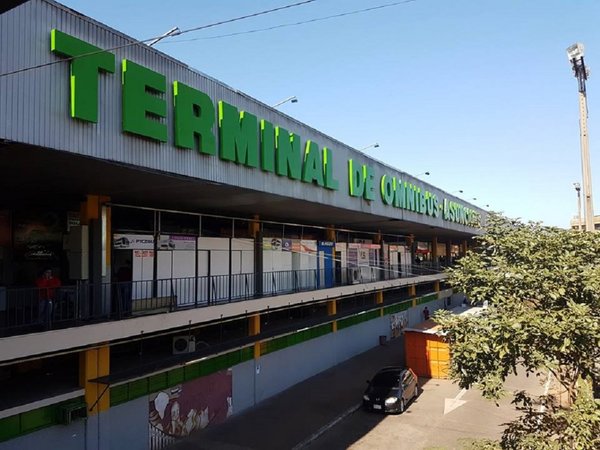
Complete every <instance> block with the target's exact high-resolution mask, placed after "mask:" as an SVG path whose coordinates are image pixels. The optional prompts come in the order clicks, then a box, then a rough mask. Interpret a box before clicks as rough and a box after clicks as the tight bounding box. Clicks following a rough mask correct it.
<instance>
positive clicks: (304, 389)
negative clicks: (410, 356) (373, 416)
mask: <svg viewBox="0 0 600 450" xmlns="http://www.w3.org/2000/svg"><path fill="white" fill-rule="evenodd" d="M403 361H404V339H403V338H398V339H394V340H392V341H388V342H387V344H386V345H380V346H377V347H374V348H372V349H371V350H369V351H367V352H364V353H362V354H360V355H358V356H355V357H354V358H351V359H349V360H347V361H345V362H343V363H341V364H338V365H337V366H335V367H332V368H330V369H328V370H326V371H324V372H321V373H320V374H318V375H315V376H313V377H311V378H309V379H307V380H305V381H303V382H302V383H299V384H297V385H295V386H293V387H291V388H289V389H287V390H286V391H284V392H282V393H280V394H277V395H275V396H273V397H271V398H270V399H267V400H265V401H263V402H261V403H259V404H258V405H256V406H255V407H253V408H250V409H248V410H246V411H244V412H242V413H240V414H239V415H234V416H232V417H231V418H229V419H228V420H227V421H226V422H224V423H221V424H219V425H215V426H212V427H208V428H205V429H203V430H200V431H198V432H196V433H194V434H192V435H190V436H188V437H187V438H184V439H183V440H181V441H179V442H177V443H176V444H174V445H173V446H171V447H169V448H170V449H174V450H192V449H193V450H209V449H210V450H241V449H256V450H259V449H260V450H270V449H273V450H283V449H294V450H299V449H301V448H305V447H307V446H308V445H310V444H311V443H312V442H313V441H314V440H315V439H317V438H318V437H319V436H321V435H322V434H323V433H325V432H326V431H327V430H328V429H329V428H331V427H333V426H335V425H336V424H337V423H338V422H339V421H341V420H343V419H344V418H345V417H346V416H347V415H349V414H351V413H352V412H354V411H355V410H356V409H357V408H358V407H359V406H360V404H361V398H362V393H363V391H364V389H365V387H366V380H368V379H370V378H371V377H372V375H373V374H374V373H375V372H376V371H377V370H378V369H379V368H381V367H384V366H391V365H402V364H403Z"/></svg>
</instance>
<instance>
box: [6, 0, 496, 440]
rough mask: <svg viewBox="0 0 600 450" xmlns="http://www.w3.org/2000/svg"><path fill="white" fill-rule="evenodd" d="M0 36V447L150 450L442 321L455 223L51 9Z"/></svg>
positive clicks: (17, 5)
mask: <svg viewBox="0 0 600 450" xmlns="http://www.w3.org/2000/svg"><path fill="white" fill-rule="evenodd" d="M0 36H1V37H0V188H1V192H2V194H1V201H0V379H2V395H0V447H2V448H7V449H22V448H44V446H45V445H48V443H52V447H53V448H62V449H80V448H89V449H120V448H125V447H127V448H130V449H147V448H151V449H159V448H163V447H164V446H165V445H167V444H169V443H171V442H173V441H174V440H176V439H177V438H178V437H180V436H185V435H187V434H190V433H191V432H193V431H194V430H197V429H201V428H205V427H207V426H210V425H213V424H216V423H219V422H222V421H225V420H227V418H228V417H230V416H231V415H235V414H239V413H240V412H242V411H244V410H246V409H247V408H250V407H252V406H254V405H255V404H257V403H259V402H261V401H262V400H264V399H266V398H268V397H270V396H272V395H275V394H277V393H278V392H281V391H282V390H284V389H286V388H288V387H290V386H292V385H294V384H295V383H297V382H299V381H302V380H303V379H306V378H308V377H310V376H312V375H314V374H316V373H318V372H320V371H322V370H325V369H327V368H329V367H331V366H333V365H335V364H338V363H340V362H342V361H343V360H345V359H347V358H350V357H352V356H354V355H356V354H358V353H360V352H363V351H366V350H368V349H369V348H371V347H373V346H375V345H377V344H378V343H379V340H380V338H381V337H382V336H385V337H386V338H392V337H395V336H397V335H398V334H399V333H400V332H401V331H402V328H403V327H407V326H409V325H410V326H412V325H414V324H416V323H418V322H420V321H421V320H422V316H421V311H422V309H423V307H424V306H428V308H429V310H431V311H433V310H435V309H437V308H439V307H443V306H444V305H445V304H447V302H452V301H453V300H456V298H454V297H456V296H457V295H458V294H459V293H453V292H452V290H451V289H449V288H448V286H447V285H446V283H445V280H446V275H445V273H444V268H445V267H448V266H450V265H451V264H452V263H453V262H454V261H455V259H456V258H459V257H460V256H462V255H464V253H465V252H466V250H467V246H468V242H469V240H470V239H471V237H472V236H474V235H476V234H477V233H478V232H479V231H478V230H479V226H480V225H481V223H482V221H484V220H485V212H484V211H482V210H480V209H479V208H477V207H476V206H473V205H470V204H468V203H465V202H464V201H462V200H460V199H458V198H456V197H454V196H453V195H451V194H449V193H447V192H445V191H444V190H442V189H440V188H437V187H435V186H432V185H430V184H427V183H425V182H423V181H421V180H420V179H418V178H416V177H414V176H412V175H410V174H408V173H406V172H403V171H401V170H400V169H397V168H393V167H391V166H388V165H386V164H383V163H381V162H379V161H376V160H374V159H372V158H369V157H368V156H366V155H365V154H364V153H362V152H360V151H358V150H356V149H353V148H351V147H349V146H348V145H346V144H344V143H342V142H339V141H337V140H335V139H332V138H331V137H329V136H327V135H326V134H324V133H322V132H320V131H318V130H317V129H315V128H312V127H310V126H308V125H306V124H303V123H301V122H299V121H297V120H295V119H293V118H292V117H290V116H288V115H286V114H283V113H281V112H280V111H277V110H276V109H274V108H272V107H270V106H268V105H266V104H264V103H262V102H261V101H259V100H256V99H253V98H251V97H249V96H247V95H245V94H243V93H241V92H239V91H237V90H235V89H234V88H231V87H229V86H226V85H224V84H223V83H220V82H218V81H217V80H215V79H213V78H211V77H209V76H207V75H205V74H203V73H201V72H198V71H196V70H194V69H191V68H190V67H188V66H186V65H185V64H184V63H182V62H180V61H177V60H175V59H173V58H171V57H169V56H168V55H165V54H163V53H161V52H159V51H157V50H156V49H154V48H151V47H149V46H147V45H145V44H142V43H140V42H138V41H136V40H134V39H132V38H130V37H128V36H126V35H124V34H122V33H120V32H118V31H116V30H113V29H111V28H109V27H107V26H105V25H103V24H101V23H99V22H97V21H95V20H93V19H92V18H89V17H86V16H83V15H82V14H80V13H78V12H76V11H73V10H71V9H69V8H67V7H65V6H63V5H61V4H59V3H56V2H54V1H52V0H30V1H9V2H7V3H6V4H5V5H3V6H0ZM315 125H318V124H315ZM48 280H51V281H48ZM461 299H462V297H461ZM401 363H402V362H400V361H399V364H401Z"/></svg>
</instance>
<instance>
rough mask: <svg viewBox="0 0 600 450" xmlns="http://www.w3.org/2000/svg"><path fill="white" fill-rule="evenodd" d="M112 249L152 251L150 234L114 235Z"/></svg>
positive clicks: (152, 241)
mask: <svg viewBox="0 0 600 450" xmlns="http://www.w3.org/2000/svg"><path fill="white" fill-rule="evenodd" d="M113 248H115V249H122V250H126V249H127V250H154V236H152V235H151V234H114V235H113Z"/></svg>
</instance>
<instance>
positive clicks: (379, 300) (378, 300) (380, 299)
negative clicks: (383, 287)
mask: <svg viewBox="0 0 600 450" xmlns="http://www.w3.org/2000/svg"><path fill="white" fill-rule="evenodd" d="M375 304H376V305H382V307H381V308H379V316H380V317H383V291H377V292H375Z"/></svg>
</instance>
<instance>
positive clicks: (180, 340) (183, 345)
mask: <svg viewBox="0 0 600 450" xmlns="http://www.w3.org/2000/svg"><path fill="white" fill-rule="evenodd" d="M195 351H196V338H195V337H194V336H188V335H185V336H174V337H173V354H174V355H180V354H182V353H192V352H195Z"/></svg>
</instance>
